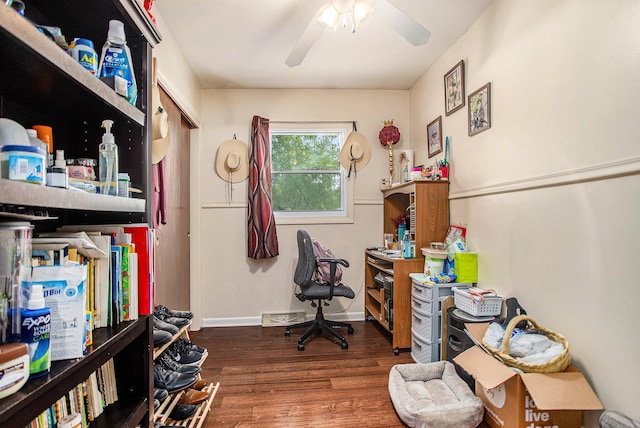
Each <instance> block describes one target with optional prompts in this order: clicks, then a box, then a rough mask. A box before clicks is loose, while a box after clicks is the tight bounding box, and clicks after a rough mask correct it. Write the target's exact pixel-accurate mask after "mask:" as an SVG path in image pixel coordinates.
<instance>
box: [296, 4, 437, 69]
mask: <svg viewBox="0 0 640 428" xmlns="http://www.w3.org/2000/svg"><path fill="white" fill-rule="evenodd" d="M370 15H375V16H376V17H377V18H378V19H379V20H380V21H382V22H384V23H386V24H387V25H388V26H389V27H391V28H392V29H393V30H394V31H396V32H397V33H398V34H400V35H401V36H402V37H404V38H405V39H406V40H407V41H408V42H409V43H411V44H412V45H413V46H420V45H423V44H425V43H427V40H429V36H430V35H431V33H430V32H429V30H427V29H426V28H424V27H423V26H422V25H421V24H420V23H419V22H418V21H416V20H415V19H413V18H411V17H410V16H409V15H407V14H406V13H404V12H403V11H401V10H400V9H398V8H397V7H396V6H394V5H393V4H391V3H390V2H389V1H388V0H373V1H371V0H329V3H327V4H325V5H324V6H322V7H321V8H320V9H319V10H318V11H317V12H316V13H315V15H314V17H313V18H312V19H311V21H310V22H309V24H308V25H307V28H306V29H305V30H304V32H303V33H302V36H300V38H299V39H298V42H297V43H296V45H295V46H294V47H293V49H292V50H291V52H290V53H289V56H288V57H287V59H286V60H285V63H286V64H287V65H288V66H289V67H296V66H298V65H300V64H302V61H304V58H305V57H306V56H307V53H308V52H309V50H310V49H311V47H312V46H313V44H314V43H315V41H316V40H317V39H318V37H319V36H320V34H321V33H322V31H323V30H324V28H325V27H326V28H330V29H332V30H335V29H336V28H337V26H338V25H340V24H341V25H343V26H349V27H351V31H352V32H355V31H356V27H357V26H358V25H359V24H360V23H361V22H362V21H363V20H364V19H366V18H367V17H368V16H370Z"/></svg>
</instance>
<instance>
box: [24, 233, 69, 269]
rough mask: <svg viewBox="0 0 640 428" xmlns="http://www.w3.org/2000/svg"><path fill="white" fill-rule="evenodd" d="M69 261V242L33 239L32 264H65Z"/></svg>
mask: <svg viewBox="0 0 640 428" xmlns="http://www.w3.org/2000/svg"><path fill="white" fill-rule="evenodd" d="M68 261H69V244H66V243H58V242H40V241H39V239H38V238H32V240H31V265H32V266H61V265H62V266H64V265H65V264H66V263H67V262H68Z"/></svg>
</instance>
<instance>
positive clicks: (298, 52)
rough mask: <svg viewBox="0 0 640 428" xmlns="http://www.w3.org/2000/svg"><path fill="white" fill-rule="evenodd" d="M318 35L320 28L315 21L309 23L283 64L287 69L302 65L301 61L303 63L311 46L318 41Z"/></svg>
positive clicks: (320, 31)
mask: <svg viewBox="0 0 640 428" xmlns="http://www.w3.org/2000/svg"><path fill="white" fill-rule="evenodd" d="M320 33H322V26H321V25H320V24H318V23H317V22H315V20H312V21H311V22H309V25H307V28H306V29H305V30H304V33H302V36H300V38H299V39H298V42H297V43H296V45H295V46H294V47H293V49H291V52H290V53H289V56H288V57H287V59H286V60H285V64H287V65H288V66H289V67H296V66H298V65H300V64H302V61H304V58H305V57H306V56H307V53H308V52H309V49H311V46H313V44H314V43H315V41H316V40H317V39H318V37H319V36H320Z"/></svg>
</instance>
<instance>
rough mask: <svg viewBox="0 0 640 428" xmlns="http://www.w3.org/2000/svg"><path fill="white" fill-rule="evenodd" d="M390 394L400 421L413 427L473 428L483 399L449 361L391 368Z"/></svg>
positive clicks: (481, 409) (481, 407)
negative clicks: (472, 389) (475, 393)
mask: <svg viewBox="0 0 640 428" xmlns="http://www.w3.org/2000/svg"><path fill="white" fill-rule="evenodd" d="M389 395H391V401H392V402H393V406H394V407H395V409H396V412H397V413H398V416H399V417H400V419H402V421H403V422H404V423H406V424H407V425H409V426H410V427H414V428H475V427H477V426H478V425H479V424H480V422H482V416H483V414H484V407H483V405H482V400H480V398H478V397H476V396H475V395H474V394H473V392H471V389H469V386H468V385H467V384H466V383H465V382H464V381H463V380H462V379H460V377H459V376H458V374H457V373H456V370H455V368H454V366H453V364H452V363H450V362H449V361H437V362H434V363H428V364H397V365H395V366H393V367H392V368H391V372H390V373H389Z"/></svg>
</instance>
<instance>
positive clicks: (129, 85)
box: [98, 19, 138, 105]
mask: <svg viewBox="0 0 640 428" xmlns="http://www.w3.org/2000/svg"><path fill="white" fill-rule="evenodd" d="M98 77H99V78H100V79H101V80H103V81H105V83H107V84H108V85H109V86H111V87H113V89H114V90H115V91H116V93H117V94H119V95H122V96H123V97H125V98H126V99H127V101H129V103H131V104H133V105H135V104H136V100H137V99H138V86H137V85H136V78H135V76H134V73H133V62H132V61H131V51H130V50H129V46H127V37H126V35H125V33H124V24H123V23H122V22H121V21H118V20H115V19H112V20H111V21H109V33H108V35H107V41H106V43H105V44H104V46H103V47H102V54H101V55H100V64H99V66H98Z"/></svg>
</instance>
